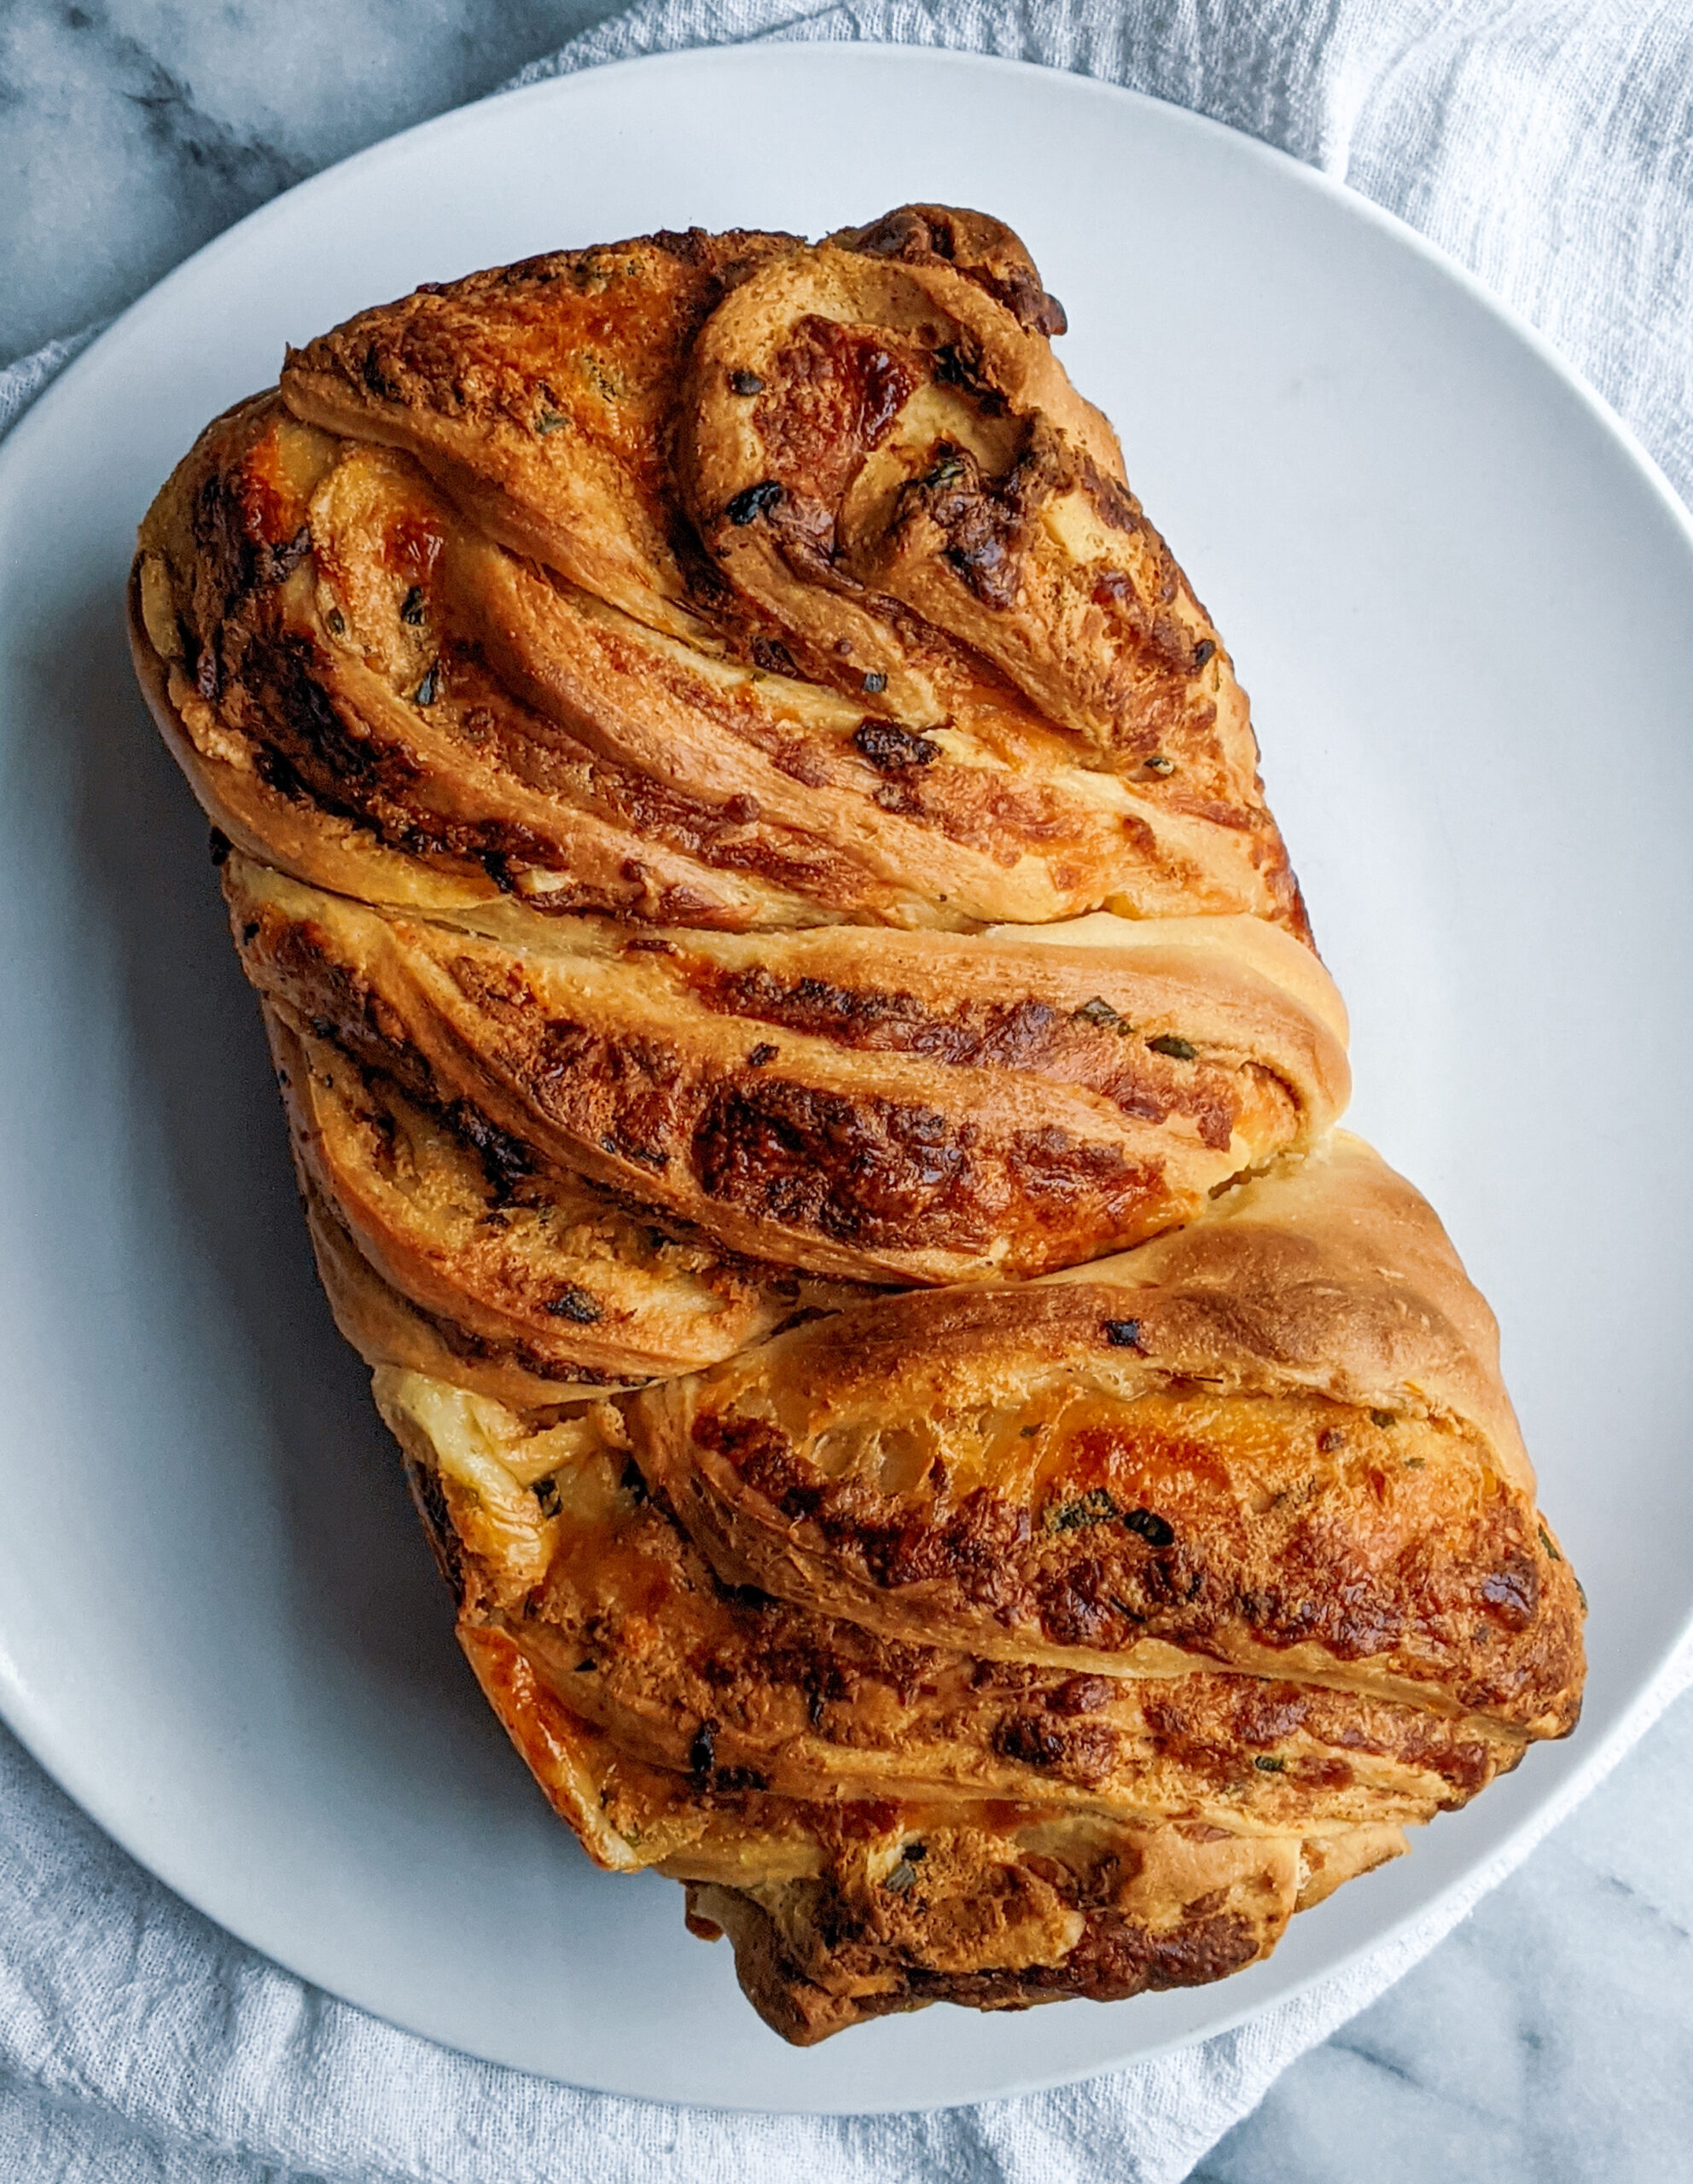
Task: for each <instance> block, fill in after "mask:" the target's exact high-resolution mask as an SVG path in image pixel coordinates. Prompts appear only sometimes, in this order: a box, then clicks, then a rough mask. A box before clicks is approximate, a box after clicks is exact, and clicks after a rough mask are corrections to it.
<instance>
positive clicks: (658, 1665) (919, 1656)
mask: <svg viewBox="0 0 1693 2184" xmlns="http://www.w3.org/2000/svg"><path fill="white" fill-rule="evenodd" d="M377 1391H378V1398H379V1401H380V1402H381V1407H382V1410H383V1414H384V1415H385V1416H386V1417H387V1419H388V1420H389V1422H390V1423H391V1424H392V1425H393V1426H394V1428H395V1431H396V1432H398V1433H399V1434H400V1435H401V1436H402V1438H404V1441H405V1443H406V1446H407V1447H408V1449H410V1451H411V1454H412V1458H413V1461H414V1464H415V1465H419V1466H422V1467H423V1469H424V1471H426V1472H428V1473H429V1474H430V1475H431V1476H433V1478H435V1480H436V1481H437V1487H436V1491H437V1492H438V1494H439V1496H440V1497H441V1509H442V1513H443V1514H442V1521H443V1522H444V1523H445V1524H446V1525H448V1526H449V1528H450V1535H449V1543H450V1545H451V1552H452V1554H453V1555H454V1557H455V1558H456V1561H457V1567H458V1571H459V1579H458V1588H457V1589H458V1591H459V1594H460V1605H461V1615H462V1619H463V1627H464V1628H466V1629H470V1628H472V1627H476V1628H485V1629H493V1630H497V1631H501V1632H503V1633H504V1634H505V1635H506V1636H507V1637H509V1639H510V1641H511V1642H512V1644H513V1645H514V1646H515V1647H516V1648H517V1650H518V1652H519V1653H521V1655H522V1656H523V1658H524V1660H525V1661H526V1662H527V1665H528V1668H529V1669H530V1670H531V1671H532V1674H533V1676H534V1677H535V1679H536V1680H537V1682H538V1685H539V1686H540V1687H542V1688H543V1689H544V1690H547V1691H550V1692H551V1693H553V1694H554V1696H555V1697H556V1698H557V1699H560V1701H561V1703H563V1704H564V1705H567V1706H568V1707H569V1708H570V1709H571V1711H573V1712H574V1713H575V1714H577V1715H579V1716H581V1717H582V1719H584V1720H585V1721H586V1722H591V1723H592V1724H593V1725H595V1726H596V1728H599V1729H600V1730H602V1732H604V1733H605V1734H607V1735H608V1736H609V1737H610V1738H611V1739H612V1740H613V1741H614V1745H615V1747H616V1749H617V1750H618V1751H620V1752H621V1753H624V1754H625V1755H627V1756H629V1757H631V1758H633V1759H636V1760H638V1761H640V1762H642V1763H644V1764H647V1765H649V1766H653V1767H657V1768H660V1769H672V1770H674V1771H677V1772H681V1773H688V1772H702V1773H703V1774H704V1775H706V1776H707V1777H708V1778H709V1780H710V1781H711V1782H713V1783H724V1784H740V1785H742V1786H753V1787H759V1788H764V1789H768V1790H771V1791H775V1792H779V1793H781V1794H782V1795H783V1796H788V1797H794V1798H802V1799H818V1798H841V1797H850V1798H890V1797H894V1798H905V1799H908V1800H909V1799H912V1798H925V1797H929V1798H935V1797H943V1798H945V1797H951V1798H959V1797H965V1798H1013V1799H1015V1800H1017V1801H1019V1802H1021V1803H1023V1804H1058V1805H1064V1806H1075V1807H1082V1808H1085V1809H1091V1810H1100V1809H1108V1810H1110V1811H1111V1812H1113V1813H1114V1814H1116V1815H1119V1816H1120V1817H1123V1818H1126V1819H1133V1820H1136V1821H1154V1820H1157V1819H1161V1818H1165V1817H1169V1816H1177V1817H1181V1818H1184V1819H1195V1820H1203V1821H1207V1822H1208V1823H1210V1824H1212V1825H1215V1826H1218V1827H1226V1828H1228V1829H1229V1830H1230V1831H1231V1832H1234V1833H1287V1832H1289V1831H1290V1830H1294V1829H1306V1828H1311V1827H1318V1826H1324V1827H1357V1826H1360V1825H1365V1824H1383V1823H1391V1824H1399V1823H1401V1822H1414V1821H1423V1820H1426V1819H1428V1817H1429V1816H1430V1815H1432V1814H1433V1813H1434V1811H1436V1810H1438V1809H1444V1808H1447V1807H1452V1806H1455V1805H1457V1804H1462V1803H1463V1802H1464V1801H1465V1800H1466V1799H1467V1798H1469V1797H1471V1796H1473V1795H1474V1794H1475V1792H1476V1791H1477V1790H1479V1789H1481V1787H1483V1786H1485V1784H1486V1782H1487V1781H1489V1780H1491V1779H1492V1776H1493V1775H1494V1774H1495V1773H1497V1772H1498V1771H1500V1770H1501V1769H1508V1768H1510V1766H1512V1765H1514V1764H1515V1763H1516V1759H1517V1757H1518V1756H1519V1755H1520V1753H1521V1749H1522V1746H1521V1739H1520V1737H1519V1736H1518V1735H1517V1734H1515V1733H1514V1732H1511V1731H1510V1730H1507V1729H1504V1728H1500V1727H1499V1726H1498V1725H1495V1724H1492V1723H1488V1722H1481V1721H1477V1720H1475V1719H1470V1720H1467V1721H1466V1720H1456V1719H1452V1718H1448V1717H1446V1716H1430V1715H1429V1714H1428V1713H1427V1712H1426V1711H1423V1710H1422V1709H1419V1708H1416V1707H1411V1706H1405V1705H1392V1704H1388V1703H1386V1702H1383V1701H1381V1700H1377V1699H1368V1698H1363V1697H1360V1696H1359V1695H1358V1694H1356V1693H1336V1692H1332V1691H1329V1690H1327V1689H1325V1688H1324V1687H1321V1686H1315V1685H1300V1684H1294V1683H1290V1682H1280V1683H1277V1682H1269V1681H1267V1680H1264V1679H1260V1678H1258V1677H1255V1676H1230V1675H1226V1674H1215V1673H1208V1672H1206V1671H1203V1670H1201V1671H1199V1672H1197V1673H1189V1674H1186V1675H1180V1676H1154V1677H1123V1676H1099V1675H1092V1676H1087V1675H1083V1676H1078V1675H1075V1674H1073V1673H1072V1672H1071V1671H1069V1670H1067V1669H1065V1668H1062V1667H1054V1666H1051V1665H1048V1664H1039V1663H1032V1662H1025V1661H1016V1662H1013V1661H996V1660H986V1659H982V1658H973V1657H971V1656H969V1655H968V1654H963V1653H951V1652H948V1651H947V1650H946V1649H945V1648H944V1647H938V1646H935V1645H933V1644H922V1643H920V1642H915V1641H910V1640H905V1641H890V1640H887V1639H883V1638H881V1637H878V1636H877V1635H875V1634H874V1633H873V1632H870V1631H868V1630H862V1629H858V1627H857V1626H856V1625H854V1624H852V1623H846V1622H843V1621H841V1620H839V1619H832V1618H828V1617H826V1616H823V1615H819V1614H818V1613H817V1612H815V1611H814V1610H813V1609H812V1608H811V1607H809V1606H798V1605H795V1604H794V1603H792V1602H789V1601H784V1600H777V1599H776V1598H774V1597H773V1596H771V1594H764V1593H759V1592H757V1591H753V1590H750V1589H744V1588H733V1587H729V1586H725V1585H724V1584H723V1583H721V1582H720V1581H719V1580H718V1579H717V1578H716V1577H715V1576H714V1574H713V1571H712V1569H711V1565H710V1564H709V1563H708V1562H707V1560H706V1558H705V1556H704V1555H703V1554H701V1551H700V1549H699V1548H698V1547H697V1546H696V1545H695V1543H694V1542H692V1541H691V1540H690V1539H689V1536H688V1535H687V1533H686V1532H685V1531H683V1529H682V1528H681V1526H680V1525H678V1522H677V1520H676V1518H675V1516H674V1514H673V1513H672V1511H671V1510H670V1509H669V1508H668V1507H666V1505H664V1504H662V1503H659V1502H654V1501H653V1500H652V1499H651V1498H650V1497H649V1496H648V1495H647V1493H646V1491H645V1490H644V1487H643V1484H642V1480H641V1474H640V1472H639V1471H638V1469H637V1467H635V1466H634V1465H633V1463H632V1462H631V1459H630V1455H629V1453H628V1451H627V1450H626V1449H625V1448H624V1447H623V1445H622V1443H621V1440H620V1441H619V1442H618V1443H617V1444H616V1445H614V1446H608V1445H606V1444H603V1443H597V1442H596V1440H595V1439H594V1438H593V1436H592V1433H591V1432H590V1431H588V1430H586V1429H583V1430H575V1429H573V1431H572V1432H571V1433H570V1434H569V1435H568V1436H567V1437H566V1438H565V1442H564V1443H563V1444H562V1445H561V1441H560V1438H559V1436H558V1433H557V1431H556V1428H553V1427H550V1426H539V1427H537V1428H534V1429H527V1428H526V1426H525V1425H524V1423H523V1421H521V1420H517V1419H515V1418H511V1419H502V1418H501V1417H500V1416H499V1415H498V1414H493V1413H491V1412H490V1411H489V1410H488V1409H487V1407H486V1406H481V1407H480V1408H475V1409H473V1408H471V1407H469V1406H467V1405H466V1404H465V1403H463V1400H462V1399H461V1398H460V1397H457V1395H456V1394H455V1393H454V1392H453V1391H451V1390H450V1389H445V1388H443V1387H441V1386H440V1385H438V1384H432V1383H431V1382H429V1381H427V1380H422V1379H420V1378H417V1377H414V1376H411V1375H406V1374H395V1373H392V1372H390V1373H386V1374H381V1375H379V1377H378V1381H377ZM495 1451H498V1452H499V1461H501V1462H502V1463H503V1466H504V1467H505V1468H506V1470H507V1471H508V1472H509V1474H510V1475H511V1476H512V1477H514V1478H518V1479H519V1483H520V1484H523V1483H525V1482H527V1492H528V1493H529V1495H530V1496H532V1497H533V1500H534V1502H535V1505H536V1506H535V1511H534V1512H533V1513H531V1512H530V1511H529V1510H528V1509H527V1506H526V1505H524V1504H523V1503H522V1502H521V1498H520V1497H513V1496H508V1497H507V1498H508V1499H512V1498H517V1506H518V1507H519V1508H520V1510H521V1512H522V1513H523V1515H524V1516H525V1518H526V1519H527V1529H526V1530H525V1531H524V1533H523V1536H522V1543H521V1548H519V1549H518V1551H517V1552H516V1554H515V1559H514V1558H513V1555H512V1554H511V1551H510V1548H509V1537H510V1535H509V1533H508V1532H507V1531H505V1530H504V1529H497V1530H496V1531H492V1532H490V1533H486V1534H484V1532H483V1531H481V1529H480V1527H481V1525H482V1523H483V1519H484V1516H485V1513H486V1506H487V1504H488V1502H489V1499H490V1496H491V1492H492V1490H491V1487H490V1484H489V1474H488V1473H487V1472H486V1470H485V1469H484V1468H483V1464H482V1461H479V1455H480V1458H481V1459H486V1457H487V1456H488V1455H491V1454H492V1453H493V1452H495ZM467 1459H468V1460H467ZM532 1472H533V1473H534V1476H533V1477H531V1476H530V1474H531V1473H532ZM467 1491H468V1492H469V1493H470V1494H471V1495H472V1496H474V1497H475V1498H474V1502H472V1503H471V1504H468V1505H467V1503H466V1502H465V1501H464V1499H463V1497H464V1495H465V1493H466V1492H467ZM542 1560H544V1576H543V1577H540V1578H539V1579H538V1580H537V1578H536V1576H535V1571H536V1570H537V1568H538V1567H539V1566H540V1562H541V1561H542ZM707 1745H708V1746H709V1747H710V1757H709V1763H708V1764H707V1765H705V1766H704V1767H703V1769H701V1768H700V1767H699V1766H698V1765H697V1763H698V1762H699V1760H700V1756H701V1752H702V1751H704V1749H705V1747H706V1746H707Z"/></svg>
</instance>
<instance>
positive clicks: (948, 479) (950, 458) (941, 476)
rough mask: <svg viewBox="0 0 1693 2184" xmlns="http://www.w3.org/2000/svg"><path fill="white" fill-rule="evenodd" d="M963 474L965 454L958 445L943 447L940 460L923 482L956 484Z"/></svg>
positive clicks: (928, 483) (926, 483)
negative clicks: (958, 448) (959, 450)
mask: <svg viewBox="0 0 1693 2184" xmlns="http://www.w3.org/2000/svg"><path fill="white" fill-rule="evenodd" d="M963 474H964V458H963V456H962V455H960V454H959V452H958V450H957V448H956V447H943V448H942V449H941V450H940V461H939V462H937V463H936V464H935V466H934V469H933V470H931V471H930V472H929V473H928V476H927V477H926V478H925V479H923V481H922V482H923V484H924V485H957V482H958V480H959V479H961V478H962V477H963Z"/></svg>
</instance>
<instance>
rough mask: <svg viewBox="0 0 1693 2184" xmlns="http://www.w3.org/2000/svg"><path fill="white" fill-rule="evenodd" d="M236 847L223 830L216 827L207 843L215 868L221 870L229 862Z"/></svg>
mask: <svg viewBox="0 0 1693 2184" xmlns="http://www.w3.org/2000/svg"><path fill="white" fill-rule="evenodd" d="M234 846H235V845H234V844H233V843H232V842H231V841H230V838H229V836H228V835H227V834H225V833H224V830H223V828H221V827H214V828H212V833H211V835H210V837H209V839H208V840H207V849H208V851H210V853H211V857H212V864H213V866H214V867H216V868H222V867H223V866H224V864H226V863H228V862H229V855H230V850H231V849H232V848H233V847H234Z"/></svg>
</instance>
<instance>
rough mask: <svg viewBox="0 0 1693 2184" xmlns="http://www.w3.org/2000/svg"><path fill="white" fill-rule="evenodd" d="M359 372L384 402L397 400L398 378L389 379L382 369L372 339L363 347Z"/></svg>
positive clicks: (367, 384) (366, 383)
mask: <svg viewBox="0 0 1693 2184" xmlns="http://www.w3.org/2000/svg"><path fill="white" fill-rule="evenodd" d="M359 373H360V376H361V377H362V378H363V380H364V384H365V386H367V387H369V390H370V392H371V393H372V394H374V395H376V396H378V397H379V398H381V400H382V401H384V402H398V401H399V398H400V387H399V382H398V380H393V379H390V378H389V377H388V375H387V373H386V372H385V371H384V370H383V369H382V360H381V357H380V356H379V355H378V354H377V352H376V345H375V342H374V341H372V342H370V343H369V345H368V346H366V348H365V351H364V362H363V363H362V364H361V365H360V367H359Z"/></svg>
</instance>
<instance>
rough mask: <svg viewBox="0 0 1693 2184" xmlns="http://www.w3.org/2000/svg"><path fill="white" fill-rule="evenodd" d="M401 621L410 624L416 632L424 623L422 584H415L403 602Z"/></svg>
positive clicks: (400, 610) (400, 604)
mask: <svg viewBox="0 0 1693 2184" xmlns="http://www.w3.org/2000/svg"><path fill="white" fill-rule="evenodd" d="M399 619H400V620H401V621H402V622H405V623H409V624H410V626H411V627H412V628H413V629H414V630H415V629H416V628H417V627H418V626H419V625H420V624H421V623H422V619H423V590H422V585H421V584H413V585H412V587H411V589H410V591H408V592H407V593H406V595H405V597H404V599H403V600H401V601H400V603H399Z"/></svg>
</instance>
